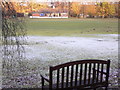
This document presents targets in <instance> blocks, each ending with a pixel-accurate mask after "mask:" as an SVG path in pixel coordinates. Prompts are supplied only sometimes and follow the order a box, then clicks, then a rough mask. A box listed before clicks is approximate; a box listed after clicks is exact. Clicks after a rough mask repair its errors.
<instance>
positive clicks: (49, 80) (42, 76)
mask: <svg viewBox="0 0 120 90" xmlns="http://www.w3.org/2000/svg"><path fill="white" fill-rule="evenodd" d="M40 76H41V77H42V79H44V80H46V81H47V82H50V80H49V79H48V78H46V77H44V76H43V75H40Z"/></svg>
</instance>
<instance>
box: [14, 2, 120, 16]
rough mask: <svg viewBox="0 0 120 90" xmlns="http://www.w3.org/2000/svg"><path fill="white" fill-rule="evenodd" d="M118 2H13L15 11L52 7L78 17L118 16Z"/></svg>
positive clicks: (35, 10)
mask: <svg viewBox="0 0 120 90" xmlns="http://www.w3.org/2000/svg"><path fill="white" fill-rule="evenodd" d="M119 4H120V3H118V2H115V3H112V2H99V3H91V4H89V3H88V4H81V3H80V2H51V4H47V3H35V2H26V3H25V2H13V5H14V8H15V10H16V12H19V13H29V14H31V13H32V12H39V11H40V10H41V9H46V10H47V9H48V8H53V6H54V11H67V12H68V15H69V17H78V18H86V17H90V18H95V17H101V18H107V17H109V18H110V17H120V16H119V14H118V10H119V8H118V6H119Z"/></svg>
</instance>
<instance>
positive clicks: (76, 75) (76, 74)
mask: <svg viewBox="0 0 120 90" xmlns="http://www.w3.org/2000/svg"><path fill="white" fill-rule="evenodd" d="M77 78H78V64H77V65H76V71H75V86H77V81H78V79H77Z"/></svg>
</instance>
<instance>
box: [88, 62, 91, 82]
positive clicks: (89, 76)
mask: <svg viewBox="0 0 120 90" xmlns="http://www.w3.org/2000/svg"><path fill="white" fill-rule="evenodd" d="M90 78H91V63H89V73H88V84H90Z"/></svg>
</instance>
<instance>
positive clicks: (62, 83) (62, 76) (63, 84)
mask: <svg viewBox="0 0 120 90" xmlns="http://www.w3.org/2000/svg"><path fill="white" fill-rule="evenodd" d="M62 88H64V67H63V68H62Z"/></svg>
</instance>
